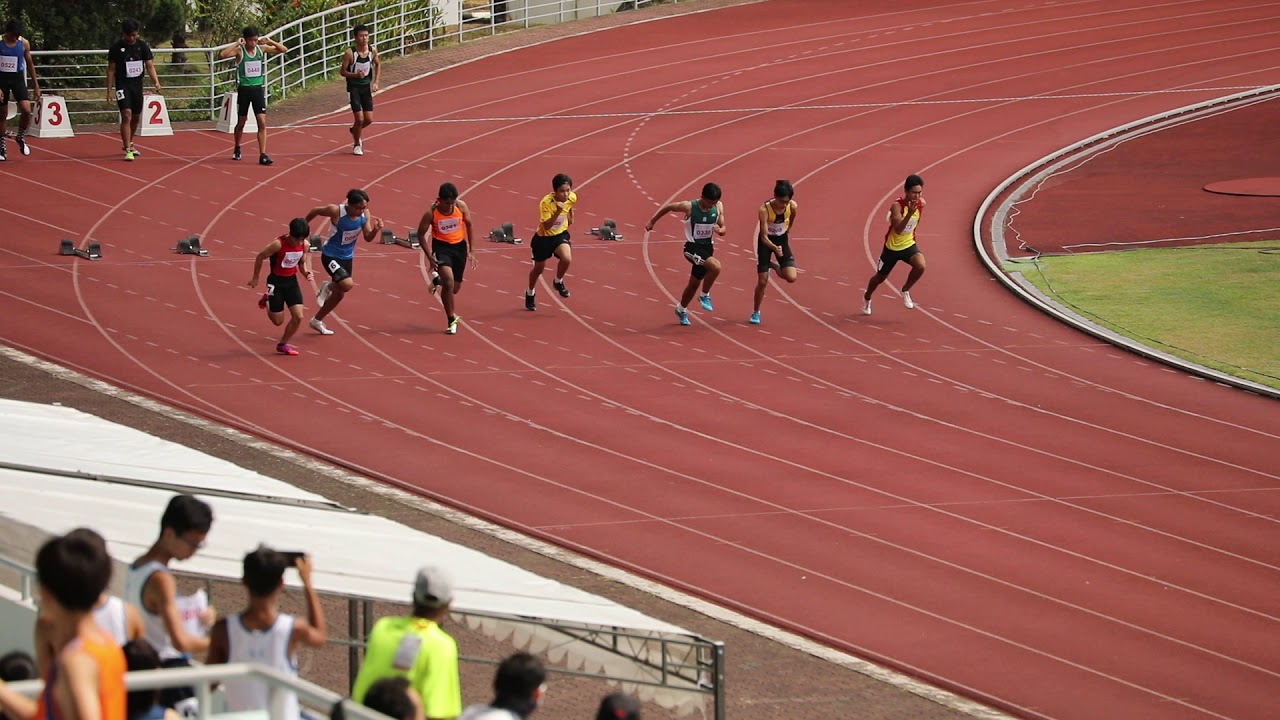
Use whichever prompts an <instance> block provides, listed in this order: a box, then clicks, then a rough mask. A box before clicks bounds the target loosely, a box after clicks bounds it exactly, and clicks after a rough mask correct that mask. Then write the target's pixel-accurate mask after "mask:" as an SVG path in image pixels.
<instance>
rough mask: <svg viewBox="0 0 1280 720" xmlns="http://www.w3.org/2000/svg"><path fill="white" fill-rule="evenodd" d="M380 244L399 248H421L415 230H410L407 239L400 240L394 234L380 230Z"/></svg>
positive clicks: (384, 229) (400, 238) (386, 230)
mask: <svg viewBox="0 0 1280 720" xmlns="http://www.w3.org/2000/svg"><path fill="white" fill-rule="evenodd" d="M382 244H383V245H399V246H400V247H407V248H414V249H417V248H419V247H421V246H422V244H421V243H420V242H418V231H417V230H410V231H409V237H407V238H402V237H396V234H395V232H393V231H391V230H388V229H386V228H383V229H382Z"/></svg>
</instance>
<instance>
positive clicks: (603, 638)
mask: <svg viewBox="0 0 1280 720" xmlns="http://www.w3.org/2000/svg"><path fill="white" fill-rule="evenodd" d="M202 492H203V491H202ZM0 571H3V572H5V573H8V574H16V575H17V576H18V578H19V584H18V587H19V588H20V593H21V598H22V600H23V601H24V602H31V603H32V604H34V603H35V600H36V598H35V595H34V589H35V585H36V571H35V568H34V567H32V566H31V565H30V564H29V563H25V562H22V561H19V560H16V559H13V558H10V557H6V556H5V555H3V554H0ZM174 574H175V575H178V576H180V577H183V578H187V579H190V580H196V581H200V582H203V583H204V584H205V591H206V592H208V593H210V594H212V592H213V587H212V581H213V578H211V577H208V576H204V575H200V574H198V573H190V572H184V571H181V570H175V571H174ZM0 584H7V583H5V582H4V581H3V580H0ZM320 596H321V597H322V598H335V599H338V600H341V601H344V602H345V603H346V605H347V623H348V624H347V627H348V634H347V637H341V636H336V635H332V634H331V635H330V636H329V638H328V639H327V640H326V641H325V643H326V645H330V646H338V647H345V648H346V649H347V654H348V677H347V682H348V683H349V684H354V683H355V679H356V671H357V669H358V668H359V667H360V663H361V659H362V652H361V651H362V650H363V649H364V647H365V644H366V640H367V639H368V636H369V633H370V631H371V630H372V629H373V625H374V622H375V620H376V618H375V616H374V609H373V603H374V602H384V603H385V602H387V601H386V600H385V599H377V598H368V597H362V596H360V595H358V594H354V593H353V594H332V593H320ZM403 610H404V611H406V612H407V611H408V608H407V607H404V608H403ZM450 618H451V619H452V620H453V621H455V622H461V623H463V624H465V625H466V626H468V627H469V628H471V629H473V630H474V629H479V628H482V627H483V626H485V625H488V624H501V625H503V626H505V627H516V626H520V625H525V626H528V627H530V628H534V627H537V628H541V629H543V630H544V631H548V630H549V631H552V633H553V634H554V635H555V636H557V638H558V640H557V641H556V642H554V643H553V644H552V645H549V646H548V648H547V649H548V650H551V649H552V648H553V647H559V648H560V649H563V648H564V647H565V646H568V645H571V644H575V643H576V644H580V645H581V646H583V647H590V648H593V649H594V650H595V651H598V652H601V653H605V654H608V655H612V656H615V657H617V658H620V659H625V660H626V663H627V665H628V666H629V667H632V668H634V669H635V671H636V672H632V673H625V674H618V675H615V674H613V673H611V672H608V671H606V670H598V671H596V672H588V671H578V670H571V669H568V668H564V667H555V666H550V667H548V668H547V670H548V672H550V673H553V674H558V675H566V676H575V677H586V678H599V679H604V680H609V681H611V682H615V683H621V684H624V685H625V684H630V685H634V686H636V687H637V688H638V687H641V686H644V687H650V688H666V689H672V690H678V691H680V692H684V693H693V694H696V695H698V696H700V697H701V698H702V700H706V699H710V700H711V703H712V711H711V718H712V720H724V719H725V713H726V707H725V701H726V699H727V698H726V694H725V646H724V643H723V642H718V641H711V640H706V639H703V638H700V637H694V636H687V637H670V636H666V637H664V636H660V635H656V634H653V633H646V632H640V631H629V630H626V629H623V628H617V627H601V626H597V625H586V624H577V623H571V622H563V621H551V620H542V619H539V618H534V617H516V616H510V615H497V614H488V613H477V612H464V611H459V610H454V611H452V612H451V613H450ZM502 634H505V633H502ZM458 659H459V660H460V661H462V662H467V663H478V664H486V665H493V664H496V663H497V662H498V660H496V659H493V658H483V657H477V656H467V655H460V656H459V658H458ZM216 667H224V668H225V667H236V666H234V665H222V666H216ZM255 671H256V672H275V671H272V670H270V669H269V668H258V669H257V670H255ZM277 674H278V673H277ZM132 675H133V674H131V677H132ZM136 675H138V676H139V677H143V678H150V677H151V676H150V675H149V674H147V673H137V674H136ZM166 677H172V676H166ZM279 677H281V678H285V677H286V676H284V675H282V674H279ZM288 679H290V680H292V678H288ZM146 682H148V683H150V682H151V680H147V681H146ZM298 682H301V681H298ZM183 684H184V683H183V682H181V681H177V680H175V681H173V682H172V683H171V684H170V685H165V684H146V685H139V686H138V688H151V687H170V686H178V685H183ZM130 687H133V686H132V685H130ZM316 687H318V686H316ZM325 692H328V691H325ZM299 698H300V699H303V698H302V696H301V695H300V696H299ZM206 699H207V698H201V699H200V702H201V704H204V702H205V701H206ZM335 699H336V696H335ZM704 716H705V711H704Z"/></svg>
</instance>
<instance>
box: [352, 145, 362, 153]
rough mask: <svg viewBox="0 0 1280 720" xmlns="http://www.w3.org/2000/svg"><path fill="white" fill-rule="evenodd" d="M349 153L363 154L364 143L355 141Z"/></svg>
mask: <svg viewBox="0 0 1280 720" xmlns="http://www.w3.org/2000/svg"><path fill="white" fill-rule="evenodd" d="M351 154H352V155H363V154H364V143H356V145H355V147H353V148H351Z"/></svg>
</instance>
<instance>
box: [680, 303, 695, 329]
mask: <svg viewBox="0 0 1280 720" xmlns="http://www.w3.org/2000/svg"><path fill="white" fill-rule="evenodd" d="M676 317H678V318H680V324H681V325H692V324H693V323H691V322H689V311H688V310H685V309H684V308H682V307H677V308H676Z"/></svg>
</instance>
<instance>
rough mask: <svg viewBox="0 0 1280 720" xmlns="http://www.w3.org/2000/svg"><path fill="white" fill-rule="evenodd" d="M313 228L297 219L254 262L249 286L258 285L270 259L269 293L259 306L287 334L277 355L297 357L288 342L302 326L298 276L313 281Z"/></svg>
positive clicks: (278, 347) (281, 340) (279, 345)
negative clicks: (310, 253)
mask: <svg viewBox="0 0 1280 720" xmlns="http://www.w3.org/2000/svg"><path fill="white" fill-rule="evenodd" d="M310 234H311V227H310V226H309V225H307V221H306V220H304V219H303V218H294V219H293V220H292V221H290V222H289V232H287V233H285V234H284V235H281V236H280V237H278V238H276V239H275V240H272V241H271V242H270V243H269V244H268V245H267V246H266V247H264V248H262V251H261V252H259V253H258V256H257V257H255V258H254V259H253V277H251V278H249V287H257V286H258V276H259V275H260V274H261V273H262V263H263V261H265V260H267V259H270V260H271V269H270V270H269V271H268V274H267V291H266V292H265V293H263V294H262V297H261V298H259V299H258V307H259V308H263V309H265V310H266V311H267V317H268V318H269V319H270V320H271V324H272V325H275V326H276V327H280V326H281V325H284V326H285V327H284V334H283V335H281V336H280V342H279V343H277V344H276V352H278V353H280V354H281V355H297V354H298V351H297V350H295V349H294V347H293V346H292V345H290V344H289V341H290V340H292V339H293V335H294V333H296V332H298V328H299V327H302V313H303V310H304V308H303V305H302V288H301V287H300V286H299V285H298V273H299V272H301V273H302V276H303V277H304V278H306V279H308V280H310V279H311V268H310V267H308V263H307V262H306V258H307V251H308V250H309V244H308V242H307V236H308V235H310ZM286 307H287V308H289V321H288V324H285V318H284V309H285V308H286Z"/></svg>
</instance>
